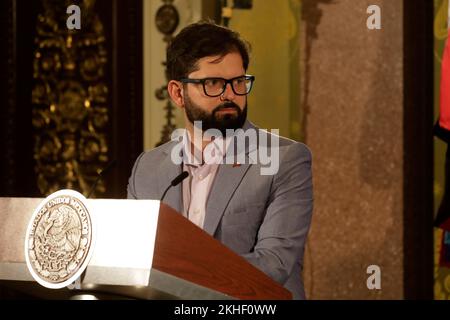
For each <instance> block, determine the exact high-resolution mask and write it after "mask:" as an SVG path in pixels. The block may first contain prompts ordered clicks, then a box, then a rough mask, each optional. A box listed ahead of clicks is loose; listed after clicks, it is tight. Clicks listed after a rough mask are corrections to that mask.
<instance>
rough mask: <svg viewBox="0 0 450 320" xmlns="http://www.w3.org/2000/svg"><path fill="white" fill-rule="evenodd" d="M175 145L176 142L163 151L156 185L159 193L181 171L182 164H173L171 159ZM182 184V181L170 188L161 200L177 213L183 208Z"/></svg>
mask: <svg viewBox="0 0 450 320" xmlns="http://www.w3.org/2000/svg"><path fill="white" fill-rule="evenodd" d="M175 146H176V144H175V143H174V144H173V145H171V146H170V147H169V148H167V149H166V150H165V151H164V154H165V158H164V160H163V162H162V163H161V166H160V167H159V169H160V172H159V174H158V187H159V190H160V193H161V195H162V194H163V192H164V190H166V188H167V187H168V186H169V185H170V182H171V181H172V180H173V179H175V178H176V177H177V176H178V175H179V174H180V173H181V169H182V164H174V163H173V161H172V159H171V151H172V148H174V147H175ZM182 185H183V183H180V184H178V185H177V186H175V187H172V188H170V189H169V191H167V194H166V197H165V198H164V200H163V202H164V203H165V204H167V205H169V206H171V207H172V208H174V209H175V210H176V211H178V212H179V213H182V209H183V201H182V199H183V198H182Z"/></svg>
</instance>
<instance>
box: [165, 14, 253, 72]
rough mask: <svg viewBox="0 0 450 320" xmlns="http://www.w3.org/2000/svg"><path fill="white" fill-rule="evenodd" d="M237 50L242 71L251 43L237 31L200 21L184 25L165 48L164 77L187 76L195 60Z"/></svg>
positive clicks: (246, 61)
mask: <svg viewBox="0 0 450 320" xmlns="http://www.w3.org/2000/svg"><path fill="white" fill-rule="evenodd" d="M231 52H239V53H240V55H241V57H242V61H243V67H244V70H246V71H247V68H248V64H249V59H250V58H249V52H250V44H249V43H248V42H247V41H245V40H243V39H242V38H241V37H240V35H239V33H237V32H235V31H233V30H231V29H228V28H225V27H222V26H219V25H217V24H215V23H214V22H212V21H210V20H202V21H200V22H197V23H193V24H190V25H188V26H187V27H185V28H184V29H183V30H181V31H180V33H179V34H178V35H177V36H176V37H175V38H174V39H173V40H172V41H171V42H170V43H169V46H168V47H167V76H168V78H169V80H180V79H182V78H186V77H187V76H188V74H189V73H191V72H193V71H195V70H197V68H198V66H197V62H198V60H200V59H201V58H204V57H210V56H224V55H226V54H228V53H231Z"/></svg>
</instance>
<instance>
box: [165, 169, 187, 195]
mask: <svg viewBox="0 0 450 320" xmlns="http://www.w3.org/2000/svg"><path fill="white" fill-rule="evenodd" d="M187 177H189V172H187V171H183V172H182V173H180V174H179V175H178V176H176V177H175V179H173V180H172V182H171V183H170V185H169V186H168V187H167V188H166V190H165V191H164V193H163V195H162V197H161V200H159V201H161V202H162V201H163V199H164V197H165V196H166V193H167V191H169V189H170V188H172V187H175V186H177V185H179V184H180V183H181V181H183V180H184V179H186V178H187Z"/></svg>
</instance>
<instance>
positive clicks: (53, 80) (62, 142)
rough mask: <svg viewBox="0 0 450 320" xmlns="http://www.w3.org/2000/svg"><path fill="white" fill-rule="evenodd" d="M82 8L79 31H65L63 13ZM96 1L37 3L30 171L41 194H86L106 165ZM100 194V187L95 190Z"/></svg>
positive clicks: (105, 120) (104, 91) (105, 97)
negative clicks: (32, 163)
mask: <svg viewBox="0 0 450 320" xmlns="http://www.w3.org/2000/svg"><path fill="white" fill-rule="evenodd" d="M71 4H77V5H79V6H80V8H81V14H82V17H81V30H68V29H67V27H66V19H67V17H68V15H67V14H66V8H67V7H68V6H69V5H71ZM94 4H95V0H83V1H60V0H42V5H43V8H44V12H43V13H42V14H40V15H39V16H38V21H37V28H36V30H37V35H36V37H35V50H34V63H33V78H34V84H33V91H32V105H33V127H34V129H35V130H34V159H35V161H36V166H35V172H36V175H37V183H38V187H39V190H40V192H41V193H42V194H43V195H46V194H50V193H53V192H55V191H56V190H59V189H62V188H67V189H75V190H79V191H80V192H82V193H83V194H87V193H88V191H89V187H90V185H91V184H92V183H93V181H94V180H95V178H96V177H97V175H98V173H99V172H100V171H101V170H102V169H103V168H104V166H105V164H106V163H107V162H108V141H107V135H106V130H107V128H108V124H109V119H108V86H107V84H106V80H105V66H106V63H107V59H108V56H107V50H106V47H105V46H106V43H105V42H106V40H105V36H104V30H103V25H102V23H101V21H100V19H99V17H98V15H97V14H96V13H95V11H94ZM97 192H98V193H104V192H105V186H104V184H103V182H100V183H99V185H98V188H97Z"/></svg>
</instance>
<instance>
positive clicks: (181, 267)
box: [0, 198, 292, 300]
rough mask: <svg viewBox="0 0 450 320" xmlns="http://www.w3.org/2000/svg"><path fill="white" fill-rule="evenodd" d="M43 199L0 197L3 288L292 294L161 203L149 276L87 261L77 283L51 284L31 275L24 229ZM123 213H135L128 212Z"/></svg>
mask: <svg viewBox="0 0 450 320" xmlns="http://www.w3.org/2000/svg"><path fill="white" fill-rule="evenodd" d="M42 200H43V199H37V198H0V221H1V223H0V287H1V288H3V289H0V292H1V290H14V292H19V293H21V292H23V293H25V294H26V295H27V297H36V298H44V299H85V298H95V299H124V298H125V299H127V298H131V299H255V300H256V299H264V300H277V299H292V295H291V293H290V292H289V291H288V290H286V289H285V288H283V287H282V286H281V285H279V284H278V283H276V282H275V281H273V280H272V279H271V278H269V277H268V276H267V275H265V274H264V273H263V272H262V271H260V270H258V269H257V268H255V267H254V266H252V265H251V264H249V263H248V262H247V261H245V259H244V258H242V257H240V256H238V255H237V254H235V253H234V252H232V251H231V250H230V249H228V248H227V247H225V246H224V245H222V244H221V243H220V242H219V241H217V240H215V239H214V238H212V237H211V236H210V235H209V234H207V233H206V232H204V231H203V230H201V229H200V228H198V227H197V226H196V225H194V224H192V223H191V222H190V221H189V220H187V219H186V218H184V217H183V216H182V215H181V214H179V213H177V212H176V211H175V210H174V209H172V208H171V207H169V206H167V205H165V204H163V203H161V204H160V209H159V217H158V224H157V230H156V239H155V247H154V255H153V264H152V269H151V271H150V277H149V279H148V277H147V278H145V277H142V276H141V275H140V274H139V272H141V271H142V270H141V271H139V270H138V269H137V268H118V267H116V266H107V267H102V268H99V267H95V266H91V264H89V265H88V267H87V269H86V272H85V274H84V275H83V276H82V277H81V283H80V286H79V287H78V288H76V289H72V290H71V289H68V288H63V289H47V288H45V287H42V286H41V285H39V284H38V283H37V282H35V281H34V279H33V278H32V276H31V275H30V273H29V271H28V269H27V266H26V263H25V254H24V241H25V233H26V228H27V225H28V223H29V220H30V217H31V216H32V213H33V211H34V209H35V208H36V207H37V206H38V205H39V203H40V202H41V201H42ZM87 201H89V202H95V201H97V200H87ZM102 201H104V202H105V201H106V202H107V200H102ZM112 201H116V202H117V201H120V202H122V204H123V202H126V201H139V200H112ZM125 215H126V216H125ZM124 218H128V219H132V216H131V214H130V213H124ZM94 250H95V249H94ZM130 250H132V249H131V248H130ZM134 250H138V249H137V248H134ZM142 254H145V253H144V252H143V253H142ZM142 279H145V281H147V280H148V282H146V283H143V282H142V281H143V280H142ZM0 298H1V297H0Z"/></svg>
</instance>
